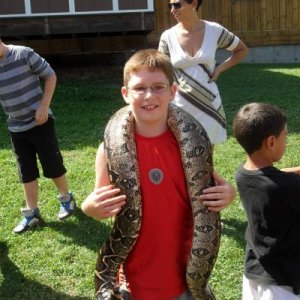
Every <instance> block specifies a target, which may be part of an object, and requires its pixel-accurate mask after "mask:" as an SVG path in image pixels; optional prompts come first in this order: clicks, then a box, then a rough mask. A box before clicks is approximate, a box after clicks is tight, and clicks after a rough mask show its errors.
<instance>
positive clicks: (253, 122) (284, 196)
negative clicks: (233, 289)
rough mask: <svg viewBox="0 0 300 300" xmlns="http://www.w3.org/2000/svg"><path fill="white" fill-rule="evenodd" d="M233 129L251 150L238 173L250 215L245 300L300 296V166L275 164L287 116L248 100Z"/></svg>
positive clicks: (281, 149)
mask: <svg viewBox="0 0 300 300" xmlns="http://www.w3.org/2000/svg"><path fill="white" fill-rule="evenodd" d="M233 133H234V135H235V137H236V139H237V141H238V142H239V143H240V145H241V146H242V147H243V148H244V150H245V151H246V152H247V161H246V163H245V164H242V165H241V166H240V167H239V169H238V171H237V175H236V181H237V187H238V191H239V193H240V197H241V200H242V203H243V206H244V208H245V211H246V215H247V218H248V227H247V230H246V235H245V238H246V242H247V246H246V255H245V269H244V280H243V300H254V299H259V300H271V299H273V300H276V299H277V300H282V299H285V300H293V299H295V300H296V299H300V295H299V294H300V234H299V232H300V201H299V196H300V176H299V173H300V167H295V168H289V169H284V171H283V170H279V169H277V168H275V167H274V166H273V163H274V162H277V161H279V160H280V159H281V157H282V156H283V154H284V152H285V148H286V137H287V133H288V131H287V118H286V115H285V114H284V113H283V112H282V111H281V110H280V109H279V108H277V107H275V106H272V105H270V104H264V103H250V104H247V105H245V106H243V107H242V108H241V109H240V110H239V112H238V113H237V115H236V116H235V119H234V121H233ZM297 173H298V174H297Z"/></svg>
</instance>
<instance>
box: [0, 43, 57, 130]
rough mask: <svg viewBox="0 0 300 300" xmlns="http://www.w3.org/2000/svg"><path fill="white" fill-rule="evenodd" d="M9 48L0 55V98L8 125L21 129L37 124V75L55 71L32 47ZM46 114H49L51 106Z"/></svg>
mask: <svg viewBox="0 0 300 300" xmlns="http://www.w3.org/2000/svg"><path fill="white" fill-rule="evenodd" d="M8 48H9V50H8V52H7V54H6V56H5V57H3V58H1V59H0V102H1V105H2V106H3V109H4V112H5V113H6V114H7V115H8V119H7V125H8V129H9V130H10V131H12V132H22V131H26V130H29V129H31V128H33V127H35V126H36V122H35V112H36V110H37V108H38V107H39V105H40V102H41V99H42V97H43V90H42V87H41V83H40V78H42V79H43V80H45V79H47V78H49V77H51V76H52V75H53V74H55V73H54V71H53V69H52V68H51V67H50V65H49V64H48V63H47V62H46V60H45V59H43V58H42V57H40V56H39V55H38V54H37V53H35V52H34V51H33V50H32V49H31V48H28V47H23V46H14V45H8ZM49 114H50V115H52V112H51V110H50V108H49Z"/></svg>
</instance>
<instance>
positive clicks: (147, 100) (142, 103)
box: [121, 69, 177, 125]
mask: <svg viewBox="0 0 300 300" xmlns="http://www.w3.org/2000/svg"><path fill="white" fill-rule="evenodd" d="M176 90H177V88H176V86H175V85H172V86H170V85H169V82H168V79H167V77H166V75H165V74H164V73H163V72H162V71H159V70H157V71H152V72H151V71H149V70H147V69H142V70H140V71H138V72H134V73H132V74H131V75H130V79H129V81H128V86H127V87H122V90H121V92H122V95H123V98H124V100H125V101H126V102H127V103H128V104H130V105H131V107H132V112H133V114H134V116H135V119H136V120H137V122H138V123H139V124H145V123H147V124H150V123H151V124H154V125H155V124H156V123H159V122H164V121H165V120H166V117H167V114H168V105H169V103H170V102H171V101H172V100H173V98H174V96H175V93H176Z"/></svg>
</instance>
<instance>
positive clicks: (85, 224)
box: [44, 209, 111, 260]
mask: <svg viewBox="0 0 300 300" xmlns="http://www.w3.org/2000/svg"><path fill="white" fill-rule="evenodd" d="M74 217H75V218H76V219H77V222H76V223H75V222H74V220H72V219H69V220H65V221H63V222H61V221H52V222H51V221H50V222H47V223H45V224H44V226H45V227H49V228H51V229H53V230H55V231H58V232H60V233H62V234H63V235H64V236H67V237H69V238H71V240H70V242H69V243H70V244H73V243H75V244H77V245H79V246H84V247H86V248H88V249H90V250H92V251H94V252H98V250H99V249H100V247H101V246H102V244H103V243H104V242H105V240H106V238H107V236H108V234H109V233H110V231H111V226H110V225H109V224H106V223H104V222H100V221H97V220H94V219H93V218H90V217H87V216H86V215H84V213H83V212H82V211H81V210H80V209H77V210H76V211H75V213H74V215H73V217H72V218H74ZM67 243H68V241H64V244H67ZM95 260H96V256H95Z"/></svg>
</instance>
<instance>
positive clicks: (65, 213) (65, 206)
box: [53, 174, 76, 220]
mask: <svg viewBox="0 0 300 300" xmlns="http://www.w3.org/2000/svg"><path fill="white" fill-rule="evenodd" d="M53 182H54V183H55V185H56V187H57V189H58V191H59V196H58V200H59V201H60V209H59V213H58V216H57V217H58V219H59V220H64V219H66V218H68V217H69V216H71V215H72V214H73V212H74V210H75V208H76V202H75V199H74V196H73V194H72V193H70V192H69V189H68V182H67V177H66V175H65V174H64V175H62V176H60V177H56V178H53Z"/></svg>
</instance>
